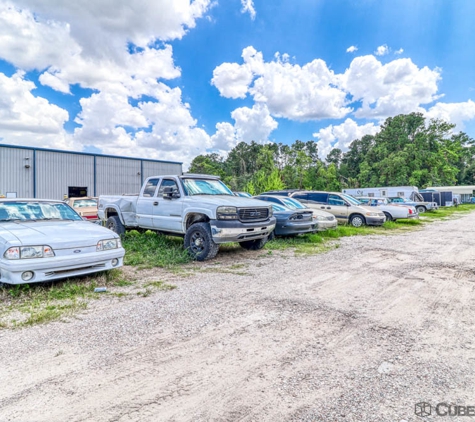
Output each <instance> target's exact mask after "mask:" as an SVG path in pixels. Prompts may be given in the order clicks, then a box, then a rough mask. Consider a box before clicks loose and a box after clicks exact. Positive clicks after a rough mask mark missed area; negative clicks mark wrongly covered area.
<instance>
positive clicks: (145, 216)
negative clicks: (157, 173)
mask: <svg viewBox="0 0 475 422" xmlns="http://www.w3.org/2000/svg"><path fill="white" fill-rule="evenodd" d="M159 182H160V178H159V177H157V178H152V179H149V180H147V183H146V184H145V186H144V188H143V190H142V193H141V195H140V196H139V198H138V200H137V221H138V223H139V226H140V227H143V228H147V229H153V228H154V227H153V213H154V207H155V206H154V203H155V202H156V201H157V199H156V198H155V194H156V191H157V186H158V184H159Z"/></svg>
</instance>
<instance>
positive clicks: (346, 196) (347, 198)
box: [341, 193, 361, 205]
mask: <svg viewBox="0 0 475 422" xmlns="http://www.w3.org/2000/svg"><path fill="white" fill-rule="evenodd" d="M341 196H342V197H343V198H344V199H346V200H347V201H348V202H349V203H350V204H352V205H361V202H360V201H358V200H357V199H355V198H353V197H352V196H350V195H345V194H344V193H342V194H341Z"/></svg>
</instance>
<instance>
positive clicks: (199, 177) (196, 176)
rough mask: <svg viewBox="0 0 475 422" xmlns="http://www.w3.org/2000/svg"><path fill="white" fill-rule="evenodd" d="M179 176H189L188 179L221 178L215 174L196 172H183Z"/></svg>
mask: <svg viewBox="0 0 475 422" xmlns="http://www.w3.org/2000/svg"><path fill="white" fill-rule="evenodd" d="M179 177H181V178H189V179H214V180H220V179H221V178H220V177H219V176H215V175H213V174H196V173H183V174H182V175H181V176H179Z"/></svg>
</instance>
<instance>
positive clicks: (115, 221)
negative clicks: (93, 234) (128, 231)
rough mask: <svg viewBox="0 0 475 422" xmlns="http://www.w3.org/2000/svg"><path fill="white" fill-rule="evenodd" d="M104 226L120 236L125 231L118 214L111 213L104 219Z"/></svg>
mask: <svg viewBox="0 0 475 422" xmlns="http://www.w3.org/2000/svg"><path fill="white" fill-rule="evenodd" d="M106 227H107V228H108V229H109V230H112V231H113V232H116V233H117V234H118V235H119V236H122V235H123V234H124V233H125V226H124V225H123V224H122V221H120V218H119V216H118V215H112V216H111V217H109V218H108V219H107V221H106Z"/></svg>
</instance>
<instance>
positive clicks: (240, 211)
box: [0, 174, 418, 284]
mask: <svg viewBox="0 0 475 422" xmlns="http://www.w3.org/2000/svg"><path fill="white" fill-rule="evenodd" d="M400 218H418V213H417V210H416V208H415V207H414V206H412V205H410V204H407V203H401V204H399V203H398V204H394V203H389V201H388V200H387V199H386V198H372V197H371V198H370V197H361V198H358V199H357V198H354V197H352V196H350V195H347V194H344V193H339V192H324V191H302V190H291V191H273V192H265V193H263V194H261V195H258V196H255V197H251V196H250V195H249V194H247V193H245V192H238V193H233V192H232V191H231V190H229V188H228V187H227V186H226V185H225V184H224V183H223V182H222V181H221V180H220V179H219V177H216V176H208V175H202V174H195V175H194V174H184V175H182V176H176V175H171V176H154V177H149V178H148V179H146V180H145V183H144V185H143V186H142V188H141V191H140V193H139V194H138V195H114V196H100V197H99V198H90V197H87V198H70V199H69V200H68V201H67V203H66V202H64V201H53V200H39V199H3V198H2V199H0V283H7V284H20V283H33V282H40V281H50V280H56V279H60V278H67V277H74V276H78V275H84V274H89V273H93V272H97V271H103V270H109V269H112V268H118V267H120V266H121V265H123V257H124V254H125V251H124V249H123V248H122V245H121V240H120V235H122V234H124V233H125V231H126V230H128V229H148V230H154V231H156V232H159V233H164V234H168V235H175V236H181V237H183V239H184V247H185V248H186V249H187V250H188V251H189V253H190V254H191V255H192V256H193V258H194V259H196V260H199V261H203V260H206V259H211V258H213V257H214V256H216V254H217V253H218V250H219V246H220V245H221V244H223V243H228V242H237V243H239V245H240V246H241V247H242V248H244V249H248V250H258V249H261V248H262V247H264V245H265V243H266V242H267V241H268V240H269V239H272V238H273V237H275V236H296V235H299V234H304V233H316V232H320V231H324V230H329V229H335V228H336V227H337V225H338V223H348V224H351V225H352V226H354V227H361V226H364V225H382V224H383V223H384V222H385V221H386V220H396V219H400ZM85 220H87V221H85ZM94 221H99V222H102V224H103V225H105V227H101V226H100V225H97V224H91V222H94Z"/></svg>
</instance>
